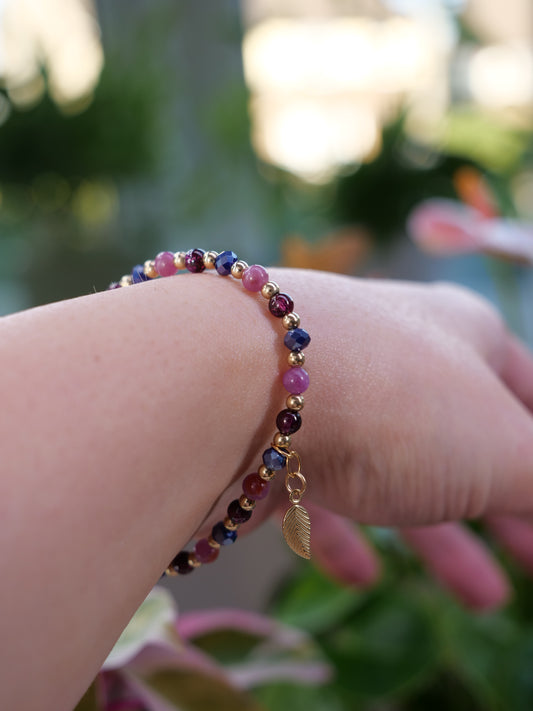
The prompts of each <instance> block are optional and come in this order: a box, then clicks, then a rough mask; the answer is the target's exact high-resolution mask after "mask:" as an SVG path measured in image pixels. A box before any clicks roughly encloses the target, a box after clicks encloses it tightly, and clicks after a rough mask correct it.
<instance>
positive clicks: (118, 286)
mask: <svg viewBox="0 0 533 711" xmlns="http://www.w3.org/2000/svg"><path fill="white" fill-rule="evenodd" d="M107 288H108V290H109V289H120V284H119V283H118V281H112V282H111V284H110V285H109V286H108V287H107Z"/></svg>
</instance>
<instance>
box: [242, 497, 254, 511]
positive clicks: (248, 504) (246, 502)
mask: <svg viewBox="0 0 533 711" xmlns="http://www.w3.org/2000/svg"><path fill="white" fill-rule="evenodd" d="M239 506H240V507H241V508H242V509H244V510H245V511H250V512H252V511H253V510H254V509H255V501H254V499H249V498H248V497H247V496H246V494H241V496H240V497H239Z"/></svg>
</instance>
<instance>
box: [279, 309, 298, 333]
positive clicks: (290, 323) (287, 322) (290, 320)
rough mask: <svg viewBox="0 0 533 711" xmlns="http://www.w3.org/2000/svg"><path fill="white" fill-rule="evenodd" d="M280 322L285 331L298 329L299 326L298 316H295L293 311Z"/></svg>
mask: <svg viewBox="0 0 533 711" xmlns="http://www.w3.org/2000/svg"><path fill="white" fill-rule="evenodd" d="M281 322H282V324H283V326H284V328H286V329H287V331H290V330H291V329H293V328H298V326H299V325H300V317H299V316H298V314H295V313H294V311H293V312H292V313H290V314H286V315H285V316H284V317H283V318H282V319H281Z"/></svg>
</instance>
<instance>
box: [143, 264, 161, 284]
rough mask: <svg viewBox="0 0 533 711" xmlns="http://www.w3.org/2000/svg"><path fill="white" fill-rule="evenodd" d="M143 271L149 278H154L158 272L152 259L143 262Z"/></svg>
mask: <svg viewBox="0 0 533 711" xmlns="http://www.w3.org/2000/svg"><path fill="white" fill-rule="evenodd" d="M143 271H144V273H145V274H146V276H147V277H149V278H150V279H155V278H156V276H159V274H158V273H157V272H156V270H155V266H154V261H153V259H147V260H146V262H145V263H144V267H143Z"/></svg>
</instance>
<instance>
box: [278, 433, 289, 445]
mask: <svg viewBox="0 0 533 711" xmlns="http://www.w3.org/2000/svg"><path fill="white" fill-rule="evenodd" d="M274 444H275V445H276V447H289V446H290V444H291V438H290V437H289V435H284V434H281V432H276V434H275V435H274Z"/></svg>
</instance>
